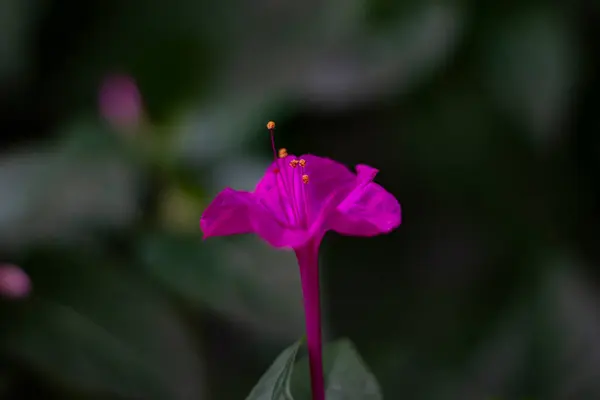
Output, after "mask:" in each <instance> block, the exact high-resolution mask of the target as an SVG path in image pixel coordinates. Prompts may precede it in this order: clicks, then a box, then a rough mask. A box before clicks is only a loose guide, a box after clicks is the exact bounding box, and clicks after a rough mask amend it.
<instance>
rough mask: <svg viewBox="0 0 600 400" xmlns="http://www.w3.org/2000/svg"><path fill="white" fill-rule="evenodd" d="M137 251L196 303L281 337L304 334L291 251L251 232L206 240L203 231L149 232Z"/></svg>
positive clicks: (154, 270)
mask: <svg viewBox="0 0 600 400" xmlns="http://www.w3.org/2000/svg"><path fill="white" fill-rule="evenodd" d="M198 217H199V215H198ZM137 252H138V258H139V260H140V262H141V264H142V266H143V267H144V268H145V269H146V270H147V271H148V272H149V273H150V274H151V275H152V276H153V277H155V278H157V279H158V280H159V281H160V282H161V283H163V284H164V285H165V286H166V287H167V288H169V289H170V290H172V291H173V292H175V293H177V294H178V295H179V296H181V297H183V298H184V299H185V300H187V301H189V302H191V303H192V304H194V305H196V306H207V307H209V308H211V309H212V310H215V311H218V312H219V313H221V314H223V315H225V316H227V317H228V318H229V319H231V320H235V321H236V322H237V323H240V322H241V323H243V324H245V325H246V326H250V327H252V328H253V329H254V330H256V331H258V332H260V333H261V334H267V335H270V336H276V337H278V339H279V340H281V341H288V342H289V339H290V338H291V337H298V335H299V334H300V333H301V332H302V307H301V290H300V282H299V276H298V275H299V274H298V270H297V265H296V263H295V260H294V256H293V254H291V253H290V252H283V251H279V252H277V251H274V250H273V249H271V248H269V247H268V246H267V245H265V244H264V243H261V242H260V240H259V239H257V238H253V237H251V236H250V235H245V236H243V237H242V236H240V237H236V238H229V239H226V238H216V239H210V240H209V241H208V242H205V241H203V240H202V233H201V232H200V231H198V232H197V233H193V234H190V235H184V234H169V233H151V234H147V235H144V236H142V237H141V238H140V239H139V242H138V247H137ZM272 339H273V337H272V338H271V340H272Z"/></svg>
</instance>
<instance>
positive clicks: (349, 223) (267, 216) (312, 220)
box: [200, 121, 401, 400]
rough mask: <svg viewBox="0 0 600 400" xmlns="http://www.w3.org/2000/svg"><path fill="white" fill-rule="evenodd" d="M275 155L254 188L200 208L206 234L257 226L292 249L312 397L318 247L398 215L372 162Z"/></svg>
mask: <svg viewBox="0 0 600 400" xmlns="http://www.w3.org/2000/svg"><path fill="white" fill-rule="evenodd" d="M267 128H268V129H269V132H270V135H271V145H272V148H273V154H274V161H273V163H272V164H271V165H270V166H269V167H268V168H267V170H266V171H265V174H264V176H263V178H262V179H261V180H260V181H259V182H258V184H257V186H256V188H255V190H254V192H246V191H238V190H233V189H230V188H227V189H225V190H223V191H222V192H221V193H220V194H218V195H217V197H216V198H215V199H214V200H213V202H212V203H211V204H210V205H209V206H208V207H207V208H206V210H205V211H204V213H203V215H202V217H201V219H200V228H201V230H202V232H203V233H204V237H205V238H208V237H211V236H227V235H235V234H243V233H255V234H257V235H258V236H260V237H261V238H263V239H264V240H265V241H266V242H268V243H269V244H270V245H272V246H274V247H278V248H289V249H292V250H293V251H294V252H295V253H296V258H297V260H298V264H299V267H300V276H301V282H302V292H303V298H304V310H305V316H306V331H307V346H308V353H309V364H310V372H311V387H312V393H313V400H323V399H324V396H325V394H324V382H323V367H322V345H321V316H320V299H319V268H318V253H319V246H320V243H321V239H322V238H323V236H324V234H325V233H326V232H327V231H329V230H333V231H336V232H338V233H340V234H342V235H351V236H375V235H379V234H383V233H389V232H390V231H392V230H393V229H394V228H396V227H398V225H400V222H401V212H400V204H399V203H398V201H397V200H396V198H395V197H394V196H393V195H392V194H391V193H389V192H387V191H386V190H385V189H383V188H382V187H381V186H380V185H378V184H376V183H374V182H373V179H374V178H375V176H376V174H377V172H378V171H377V169H375V168H372V167H369V166H367V165H358V166H357V167H356V173H353V172H351V171H350V170H349V169H348V168H346V167H345V166H344V165H342V164H340V163H338V162H336V161H334V160H331V159H328V158H322V157H317V156H314V155H310V154H305V155H302V156H299V157H297V156H294V155H292V154H288V152H287V150H286V149H279V150H277V148H276V146H275V139H274V130H275V123H273V122H272V121H271V122H269V123H268V124H267Z"/></svg>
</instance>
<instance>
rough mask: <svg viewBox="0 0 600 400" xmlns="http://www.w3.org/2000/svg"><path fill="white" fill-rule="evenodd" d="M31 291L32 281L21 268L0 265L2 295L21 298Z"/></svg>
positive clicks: (0, 294) (0, 291) (0, 293)
mask: <svg viewBox="0 0 600 400" xmlns="http://www.w3.org/2000/svg"><path fill="white" fill-rule="evenodd" d="M30 291H31V281H30V280H29V277H28V276H27V274H26V273H25V271H23V270H22V269H21V268H19V267H17V266H15V265H11V264H3V265H0V296H3V297H7V298H11V299H20V298H23V297H26V296H27V295H28V294H29V292H30Z"/></svg>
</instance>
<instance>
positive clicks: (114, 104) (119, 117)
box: [98, 75, 142, 129]
mask: <svg viewBox="0 0 600 400" xmlns="http://www.w3.org/2000/svg"><path fill="white" fill-rule="evenodd" d="M98 102H99V109H100V114H101V115H102V116H103V117H104V118H106V120H107V121H108V122H109V123H110V124H111V125H113V127H115V128H117V129H132V128H136V127H137V126H138V125H139V123H140V119H141V114H142V98H141V95H140V92H139V90H138V87H137V84H136V83H135V80H134V79H133V78H132V77H130V76H128V75H109V76H107V77H106V78H105V79H104V81H103V82H102V86H101V87H100V93H99V96H98Z"/></svg>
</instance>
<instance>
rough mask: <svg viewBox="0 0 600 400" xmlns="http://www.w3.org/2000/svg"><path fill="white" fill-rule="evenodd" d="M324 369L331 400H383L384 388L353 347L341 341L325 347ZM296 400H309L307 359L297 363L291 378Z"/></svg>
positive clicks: (328, 395)
mask: <svg viewBox="0 0 600 400" xmlns="http://www.w3.org/2000/svg"><path fill="white" fill-rule="evenodd" d="M323 369H324V374H325V385H326V396H327V399H328V400H381V399H382V398H383V397H382V395H381V389H380V388H379V384H378V383H377V379H376V378H375V376H374V375H373V374H372V373H371V372H370V371H369V369H368V368H367V366H366V365H365V364H364V361H363V360H362V358H361V357H360V355H359V354H358V352H357V351H356V349H355V347H354V345H353V344H352V343H351V342H350V341H349V340H347V339H340V340H337V341H335V342H333V343H329V344H327V345H325V348H324V349H323ZM291 385H292V393H293V395H294V400H310V399H311V393H310V373H309V367H308V357H307V356H305V357H303V358H302V359H300V360H299V361H298V363H297V364H296V366H295V368H294V374H293V375H292V383H291Z"/></svg>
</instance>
